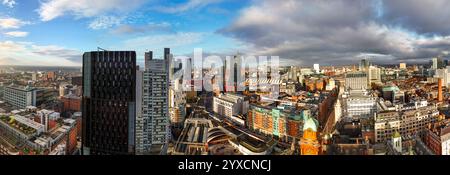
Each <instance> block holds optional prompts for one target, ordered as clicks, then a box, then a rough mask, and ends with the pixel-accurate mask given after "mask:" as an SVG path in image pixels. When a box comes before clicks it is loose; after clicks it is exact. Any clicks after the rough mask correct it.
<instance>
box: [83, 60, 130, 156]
mask: <svg viewBox="0 0 450 175" xmlns="http://www.w3.org/2000/svg"><path fill="white" fill-rule="evenodd" d="M135 91H136V53H135V52H134V51H97V52H86V53H84V55H83V99H82V113H83V122H82V123H83V125H82V126H83V138H82V140H83V143H82V147H83V154H85V155H89V154H92V155H105V154H106V155H124V154H134V152H135V150H134V149H135V143H134V142H135V139H134V136H135V133H134V132H135V116H136V112H135V110H136V109H135V105H136V104H135V103H136V92H135Z"/></svg>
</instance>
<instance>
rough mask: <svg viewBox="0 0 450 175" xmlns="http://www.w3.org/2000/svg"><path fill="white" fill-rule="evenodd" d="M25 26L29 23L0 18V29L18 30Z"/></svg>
mask: <svg viewBox="0 0 450 175" xmlns="http://www.w3.org/2000/svg"><path fill="white" fill-rule="evenodd" d="M27 24H30V22H27V21H22V20H19V19H16V18H9V17H5V18H2V17H0V29H18V28H20V27H22V26H24V25H27Z"/></svg>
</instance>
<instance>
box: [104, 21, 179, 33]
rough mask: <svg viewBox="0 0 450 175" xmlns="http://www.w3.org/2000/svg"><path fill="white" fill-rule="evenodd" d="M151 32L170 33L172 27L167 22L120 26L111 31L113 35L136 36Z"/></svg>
mask: <svg viewBox="0 0 450 175" xmlns="http://www.w3.org/2000/svg"><path fill="white" fill-rule="evenodd" d="M153 31H162V32H172V25H171V24H170V23H168V22H162V23H149V24H147V25H144V26H132V25H121V26H119V27H117V28H116V29H114V30H112V31H111V33H113V34H136V33H147V32H153Z"/></svg>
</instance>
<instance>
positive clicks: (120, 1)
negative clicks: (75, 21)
mask: <svg viewBox="0 0 450 175" xmlns="http://www.w3.org/2000/svg"><path fill="white" fill-rule="evenodd" d="M144 2H146V1H145V0H95V1H93V0H46V1H45V2H43V3H41V5H40V7H39V9H38V10H37V11H38V13H39V16H40V18H41V20H42V21H50V20H53V19H55V18H57V17H60V16H63V15H66V14H71V15H74V16H75V17H76V18H85V17H93V16H97V15H103V14H105V13H108V12H115V13H120V12H126V11H129V10H132V9H134V8H136V7H139V6H140V5H142V4H143V3H144Z"/></svg>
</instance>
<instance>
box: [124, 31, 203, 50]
mask: <svg viewBox="0 0 450 175" xmlns="http://www.w3.org/2000/svg"><path fill="white" fill-rule="evenodd" d="M203 36H204V35H203V34H202V33H192V32H187V33H185V32H179V33H176V34H162V35H153V36H144V37H138V38H134V39H130V40H126V41H125V42H124V43H125V45H126V46H127V47H129V48H152V47H155V48H158V47H169V48H174V47H179V46H185V45H190V44H194V43H197V42H200V41H201V40H202V38H203Z"/></svg>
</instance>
